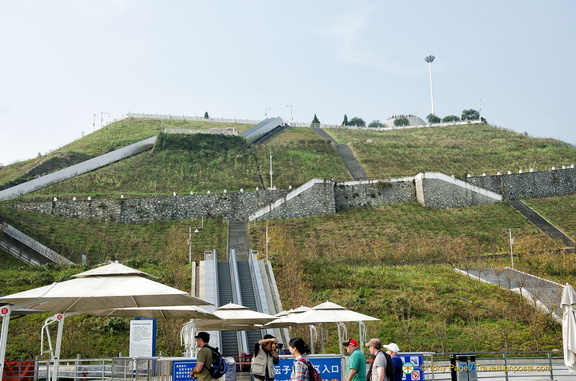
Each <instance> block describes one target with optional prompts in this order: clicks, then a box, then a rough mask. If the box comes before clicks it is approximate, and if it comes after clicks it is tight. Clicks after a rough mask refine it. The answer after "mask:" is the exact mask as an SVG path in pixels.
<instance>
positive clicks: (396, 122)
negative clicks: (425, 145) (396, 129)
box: [394, 116, 410, 126]
mask: <svg viewBox="0 0 576 381" xmlns="http://www.w3.org/2000/svg"><path fill="white" fill-rule="evenodd" d="M394 125H395V126H409V125H410V121H409V120H408V118H406V117H405V116H401V117H400V118H396V119H394Z"/></svg>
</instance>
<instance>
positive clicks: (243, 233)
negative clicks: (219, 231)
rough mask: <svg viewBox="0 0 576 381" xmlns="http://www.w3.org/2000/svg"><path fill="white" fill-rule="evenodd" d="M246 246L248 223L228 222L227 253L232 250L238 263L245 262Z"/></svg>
mask: <svg viewBox="0 0 576 381" xmlns="http://www.w3.org/2000/svg"><path fill="white" fill-rule="evenodd" d="M248 246H249V237H248V221H247V220H244V221H228V252H230V250H231V249H234V250H235V251H236V258H237V259H238V260H239V261H247V260H248Z"/></svg>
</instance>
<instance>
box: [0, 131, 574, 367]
mask: <svg viewBox="0 0 576 381" xmlns="http://www.w3.org/2000/svg"><path fill="white" fill-rule="evenodd" d="M170 123H172V124H174V127H177V128H211V127H222V126H221V124H210V123H208V122H201V123H200V122H176V121H164V127H168V125H169V124H170ZM184 125H185V126H184ZM231 127H235V128H238V129H239V130H240V128H243V129H246V128H248V127H249V126H247V125H234V126H231ZM161 128H162V125H161V123H160V121H155V120H125V121H121V122H117V123H114V124H111V125H109V126H106V127H105V128H103V129H102V130H98V131H96V132H94V133H93V134H90V135H88V136H86V137H84V138H83V139H80V140H79V141H77V142H74V143H72V144H70V145H68V146H66V147H63V148H62V149H61V150H59V152H55V153H53V154H51V155H56V154H60V155H63V154H65V153H67V154H71V153H74V154H75V155H80V154H83V155H86V156H94V155H98V154H101V153H105V152H108V151H110V150H112V149H115V148H118V147H120V146H124V145H127V144H131V143H133V142H135V141H138V140H142V139H144V138H146V137H149V136H152V135H157V134H159V133H160V132H161ZM240 131H242V130H240ZM328 133H329V134H331V135H332V136H333V137H334V138H335V139H336V140H338V141H339V142H341V143H346V144H349V145H350V147H351V148H352V150H353V151H354V153H355V154H356V155H357V157H358V159H359V160H360V162H361V163H362V164H363V165H364V167H365V168H366V170H367V172H368V173H369V175H370V176H371V177H372V178H390V177H400V176H413V175H415V174H416V173H418V172H420V171H439V172H444V173H446V174H449V175H451V174H454V175H456V176H465V174H467V173H471V174H473V175H480V174H482V173H483V172H486V173H496V172H497V171H502V172H504V171H507V170H512V171H515V172H516V171H517V170H519V169H522V170H525V171H526V170H528V169H529V168H534V169H535V170H546V169H549V168H550V167H552V166H556V167H560V166H561V165H571V164H573V163H574V162H575V161H576V160H575V159H576V149H575V148H574V147H572V146H570V145H568V144H565V143H562V142H558V141H554V140H550V139H535V138H530V137H527V136H525V135H522V134H516V133H513V132H510V131H507V130H503V129H498V128H493V127H490V126H486V125H483V126H454V127H441V128H426V129H405V130H393V131H362V130H345V129H330V130H328ZM270 155H272V163H273V169H274V180H273V181H274V186H276V187H278V188H287V187H288V186H290V185H291V186H293V187H294V186H297V185H300V184H302V183H304V182H306V181H308V180H310V179H311V178H333V179H335V180H351V178H350V176H349V174H348V173H347V171H346V168H345V167H344V165H343V164H342V162H341V160H340V158H339V157H338V155H337V153H336V151H335V150H334V148H333V146H332V145H331V144H329V143H327V142H325V141H323V140H321V139H320V138H319V137H318V136H317V135H316V134H315V133H314V132H313V131H312V130H311V129H309V128H288V129H286V130H284V131H283V132H282V133H280V134H278V135H276V136H274V137H273V138H272V139H271V140H269V141H267V142H266V143H265V144H263V145H260V146H257V147H251V148H247V147H246V146H245V144H244V143H243V142H242V140H241V139H240V138H238V137H225V136H217V137H214V136H212V137H211V136H209V135H190V136H163V137H161V139H160V143H159V144H157V147H155V149H154V150H152V151H148V152H144V153H142V154H139V155H137V156H136V157H133V158H130V159H126V160H123V161H121V162H119V163H115V164H112V165H109V166H107V167H105V168H102V169H100V170H98V171H94V172H92V173H88V174H85V175H82V176H79V177H77V178H74V179H71V180H68V181H65V182H63V183H61V184H58V185H54V186H52V187H49V188H46V189H43V190H40V191H38V192H35V193H34V194H31V195H28V196H24V197H22V198H21V199H22V200H28V199H33V198H37V199H45V200H48V199H51V197H54V196H57V197H58V198H59V199H60V198H66V197H72V196H82V195H91V196H93V197H101V198H104V197H108V196H109V195H113V196H114V197H117V195H118V194H124V195H126V196H128V197H140V196H148V195H156V194H171V193H172V192H178V193H188V192H190V191H194V192H195V193H204V192H207V191H208V190H210V191H212V192H221V191H223V190H224V189H227V190H228V191H237V190H239V189H240V188H243V189H244V190H252V189H255V188H256V187H266V186H268V185H269V163H270ZM42 160H46V158H37V159H34V161H38V162H41V161H42ZM30 166H32V163H30V162H28V163H17V164H14V165H12V166H7V167H5V168H3V169H1V170H0V185H1V184H6V183H9V182H11V181H15V180H17V179H23V178H25V177H26V176H25V174H26V173H27V172H29V170H30V169H29V167H30ZM10 202H11V201H6V202H2V203H0V215H1V216H3V217H4V219H5V220H6V222H8V223H9V224H11V225H14V226H15V227H16V228H18V229H20V230H22V231H24V232H25V233H26V234H28V235H30V236H32V237H34V238H36V239H38V240H39V241H40V242H42V243H44V244H46V245H47V246H48V247H51V248H52V249H54V250H56V251H57V252H59V253H61V254H63V255H65V256H66V257H68V258H70V259H71V260H73V261H75V262H78V261H79V258H80V255H81V253H83V252H87V253H88V260H89V264H97V263H101V262H103V261H105V260H113V259H114V260H120V261H122V262H123V263H125V264H127V265H129V266H133V267H137V268H140V269H142V270H143V271H146V272H149V273H151V274H154V275H157V276H159V278H160V279H159V280H160V281H161V282H163V283H166V284H169V285H172V286H175V287H178V288H180V289H183V290H187V289H189V287H190V279H189V278H190V275H189V274H190V265H189V264H188V263H187V259H188V242H187V239H188V226H198V223H199V221H190V220H181V221H170V222H162V223H150V224H138V225H116V224H102V223H96V222H90V221H83V220H68V219H65V218H62V217H56V216H46V215H40V214H35V213H30V212H23V211H18V210H16V209H14V208H12V207H10V206H9V205H8V204H9V203H10ZM526 202H527V203H528V204H529V205H531V206H532V207H533V208H535V209H536V210H537V211H539V212H540V213H542V214H543V215H545V216H546V217H547V218H548V219H549V220H550V221H552V222H554V223H555V224H557V226H559V227H560V228H561V229H562V230H564V231H565V232H566V233H568V234H569V235H572V237H574V236H575V235H576V230H575V228H574V224H573V217H572V213H571V210H572V209H573V208H571V207H570V206H574V205H575V204H576V196H574V195H573V196H563V197H555V198H548V199H540V200H526ZM264 223H266V224H268V226H269V236H270V259H271V261H272V263H273V267H274V271H275V275H276V278H277V281H278V283H279V288H280V293H281V298H282V301H283V306H284V308H285V309H289V308H294V307H298V306H300V305H302V304H304V305H315V304H318V303H320V302H323V301H325V300H328V299H329V300H330V301H333V302H335V303H339V304H342V305H344V306H346V307H349V308H353V309H355V310H358V311H359V312H363V313H367V314H370V315H373V316H376V317H379V318H381V319H382V321H381V322H377V323H371V324H369V325H368V327H369V335H372V336H379V337H380V338H382V339H383V340H384V341H386V340H390V341H395V342H397V343H398V344H399V345H400V346H401V348H403V350H414V351H416V350H418V351H445V352H450V351H499V350H536V349H552V348H557V347H561V332H560V326H559V324H557V323H555V322H553V321H552V320H551V319H549V318H548V317H546V316H543V315H541V314H537V313H534V312H533V310H532V307H531V306H529V305H527V304H526V303H524V301H523V300H522V299H521V298H520V297H518V296H516V295H514V294H511V293H509V292H507V291H503V290H499V289H497V288H496V287H493V286H490V285H486V284H482V283H479V282H475V281H473V280H470V279H467V278H465V277H463V276H461V275H458V274H456V273H455V272H454V271H453V267H496V268H501V267H503V266H506V265H509V255H508V253H509V252H508V250H509V247H508V235H507V233H506V232H504V231H502V229H512V230H513V234H514V237H515V245H514V252H515V254H516V255H517V256H518V257H517V259H516V260H515V265H516V266H515V267H516V268H518V269H520V270H525V271H529V272H531V273H532V274H534V275H538V276H542V277H545V278H547V279H551V280H554V281H557V282H559V283H565V282H574V280H575V279H574V278H575V275H574V274H576V264H574V261H573V254H567V253H563V252H562V251H560V250H559V249H561V247H562V245H561V244H560V243H559V242H554V241H552V240H550V239H548V238H547V237H546V236H544V235H543V234H542V233H541V232H539V231H538V230H537V229H536V228H535V227H534V226H533V225H532V224H530V223H529V222H528V221H526V220H525V219H524V218H522V217H521V216H520V215H519V214H518V213H517V212H516V211H514V210H513V209H512V208H510V207H509V206H508V205H507V203H506V202H503V203H501V204H496V205H491V206H480V207H473V208H461V209H447V210H429V209H426V208H424V207H422V206H421V205H419V204H415V203H414V204H412V203H409V204H398V205H388V206H381V207H377V208H365V209H355V210H348V211H345V212H341V213H338V214H334V215H322V216H313V217H308V218H300V219H286V220H270V221H265V222H264ZM263 234H264V229H260V228H252V229H251V242H252V248H254V249H258V250H260V251H261V252H264V237H263ZM192 249H193V259H194V260H200V259H202V254H203V252H204V250H211V249H216V250H218V252H219V253H224V252H225V249H226V221H223V220H207V221H205V228H204V229H202V230H201V231H200V233H198V234H196V235H194V236H193V240H192ZM0 268H1V269H2V270H3V271H2V272H1V273H0V294H2V293H5V294H8V293H13V292H17V291H21V290H25V289H28V288H33V287H37V286H40V285H44V284H49V283H50V282H53V281H55V280H61V279H65V278H66V277H67V276H69V275H70V274H72V273H75V272H80V271H82V269H81V268H70V269H56V268H53V267H52V266H45V267H42V268H32V267H29V266H25V265H22V264H20V263H18V262H16V261H14V260H12V259H11V258H10V257H9V256H7V254H3V253H0ZM44 318H45V316H44ZM41 320H42V317H41V316H38V317H29V318H28V317H27V318H25V319H19V320H17V321H15V322H14V323H13V324H12V325H11V332H10V342H11V343H12V342H14V341H17V342H18V343H19V344H18V345H17V346H14V345H11V344H10V345H9V346H8V355H7V357H8V359H14V360H16V359H28V358H32V357H34V356H35V355H36V353H37V348H38V343H37V342H35V341H34V340H27V339H24V338H25V337H26V338H27V337H29V336H30V332H36V330H39V325H38V324H39V322H40V321H41ZM182 323H183V322H163V323H160V326H161V327H162V328H161V335H163V339H162V340H161V341H160V343H159V350H162V351H163V352H164V353H165V354H166V355H172V354H179V351H180V346H179V328H180V327H181V325H182ZM36 326H37V327H38V328H35V327H36ZM67 327H68V328H67V332H68V333H67V334H65V336H68V337H70V336H76V337H79V336H81V337H84V335H86V336H90V345H84V346H83V345H80V344H79V343H77V341H78V340H76V342H72V341H74V340H72V339H69V340H70V341H71V342H69V343H67V344H66V345H64V346H63V349H64V351H65V353H64V354H63V356H64V357H75V356H76V353H80V354H82V356H85V357H96V356H110V355H115V354H116V353H118V352H124V353H126V352H127V350H128V349H127V338H125V339H122V338H123V337H125V336H126V335H124V333H125V332H127V331H126V330H127V323H126V320H124V319H108V320H106V319H96V318H88V317H84V316H82V317H81V316H78V317H74V318H73V319H70V321H67ZM329 329H335V328H329ZM349 329H350V330H351V331H350V335H351V336H354V335H355V330H354V328H353V327H351V328H349ZM72 332H73V333H72ZM119 333H122V334H120V335H119ZM33 336H34V337H35V335H33ZM336 336H337V335H336V333H335V332H331V333H330V337H331V339H332V340H333V342H331V343H330V345H331V348H332V350H334V351H335V350H336V346H337V343H336V342H335V341H334V338H335V337H336ZM19 339H20V340H19ZM104 340H107V341H106V344H104V343H103V342H104ZM404 348H405V349H404Z"/></svg>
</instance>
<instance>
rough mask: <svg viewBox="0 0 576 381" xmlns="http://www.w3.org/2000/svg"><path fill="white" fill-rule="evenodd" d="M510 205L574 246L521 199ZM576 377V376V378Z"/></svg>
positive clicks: (529, 219)
mask: <svg viewBox="0 0 576 381" xmlns="http://www.w3.org/2000/svg"><path fill="white" fill-rule="evenodd" d="M510 205H511V206H512V207H513V208H514V209H516V210H517V211H518V213H520V214H521V215H523V216H524V217H525V218H526V219H527V220H528V221H530V222H532V223H533V224H534V225H535V226H536V227H537V228H538V229H540V230H541V231H543V232H544V233H546V234H547V235H548V236H549V237H550V238H552V239H561V240H562V241H564V244H565V245H566V246H568V247H574V246H575V245H574V241H573V240H572V239H571V238H570V237H568V236H567V235H566V233H564V232H563V231H561V230H560V229H558V228H557V227H556V226H554V225H552V224H551V223H550V222H549V221H548V220H547V219H545V218H544V217H542V216H541V215H540V214H538V213H537V212H536V211H535V210H534V209H532V208H530V207H529V206H528V205H526V204H525V203H523V202H522V201H520V200H510ZM575 379H576V378H575Z"/></svg>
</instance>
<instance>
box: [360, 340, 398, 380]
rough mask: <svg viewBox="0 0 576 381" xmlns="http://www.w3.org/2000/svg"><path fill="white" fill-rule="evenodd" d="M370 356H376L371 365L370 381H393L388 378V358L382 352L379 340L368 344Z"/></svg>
mask: <svg viewBox="0 0 576 381" xmlns="http://www.w3.org/2000/svg"><path fill="white" fill-rule="evenodd" d="M366 346H367V347H368V350H369V351H370V354H371V355H373V356H374V361H373V362H372V365H370V372H369V374H368V376H369V377H370V381H392V380H390V379H389V378H388V377H386V362H387V360H386V356H385V355H384V352H382V351H381V349H382V343H381V342H380V340H378V339H370V341H369V342H368V344H366Z"/></svg>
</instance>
